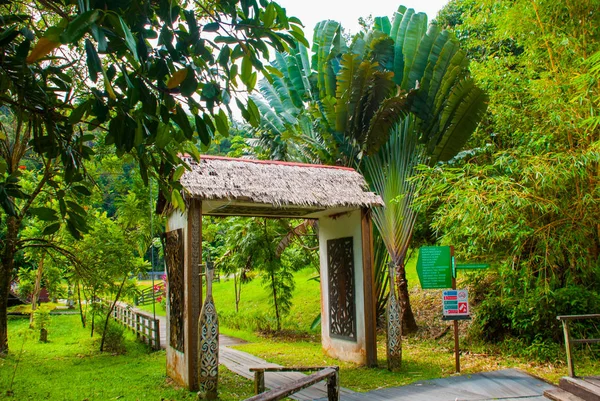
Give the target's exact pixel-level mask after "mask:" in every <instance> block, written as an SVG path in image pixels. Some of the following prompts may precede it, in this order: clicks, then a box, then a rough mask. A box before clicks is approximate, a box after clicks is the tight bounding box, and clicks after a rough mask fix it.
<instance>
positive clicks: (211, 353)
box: [198, 261, 219, 400]
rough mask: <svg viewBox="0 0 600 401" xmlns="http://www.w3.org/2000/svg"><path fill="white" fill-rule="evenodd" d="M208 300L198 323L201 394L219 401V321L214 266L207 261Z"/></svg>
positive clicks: (206, 299)
mask: <svg viewBox="0 0 600 401" xmlns="http://www.w3.org/2000/svg"><path fill="white" fill-rule="evenodd" d="M206 264H207V269H206V271H207V275H206V276H207V277H206V298H205V299H204V305H203V306H202V311H201V312H200V319H199V321H198V331H199V333H198V337H199V343H198V354H199V355H198V356H199V359H200V369H199V377H198V383H199V385H200V392H201V393H203V394H202V395H203V396H204V398H206V399H208V400H215V399H217V386H218V381H219V319H218V318H217V310H216V308H215V303H214V301H213V297H212V280H213V272H214V269H213V266H212V262H208V261H207V263H206Z"/></svg>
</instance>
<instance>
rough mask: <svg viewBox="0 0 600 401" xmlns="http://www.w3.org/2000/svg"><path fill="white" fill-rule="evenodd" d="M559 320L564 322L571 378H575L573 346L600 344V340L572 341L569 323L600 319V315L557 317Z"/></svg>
mask: <svg viewBox="0 0 600 401" xmlns="http://www.w3.org/2000/svg"><path fill="white" fill-rule="evenodd" d="M556 318H557V319H558V320H560V321H561V322H562V325H563V332H564V334H565V348H566V350H567V366H568V368H569V376H570V377H575V366H574V363H573V352H572V348H573V344H593V343H600V338H581V339H572V338H571V333H570V332H569V323H570V322H571V321H573V320H581V319H599V318H600V314H594V315H564V316H557V317H556Z"/></svg>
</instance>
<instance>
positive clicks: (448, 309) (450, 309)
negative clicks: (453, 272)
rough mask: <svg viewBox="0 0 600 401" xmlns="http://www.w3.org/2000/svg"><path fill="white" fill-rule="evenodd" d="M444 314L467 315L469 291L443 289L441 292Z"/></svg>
mask: <svg viewBox="0 0 600 401" xmlns="http://www.w3.org/2000/svg"><path fill="white" fill-rule="evenodd" d="M442 305H443V314H444V316H448V317H449V316H469V292H468V291H467V290H445V291H443V292H442Z"/></svg>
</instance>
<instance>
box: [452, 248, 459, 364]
mask: <svg viewBox="0 0 600 401" xmlns="http://www.w3.org/2000/svg"><path fill="white" fill-rule="evenodd" d="M450 257H451V258H452V289H453V290H456V263H454V247H453V246H451V247H450ZM459 351H460V350H459V344H458V320H454V368H455V371H456V373H460V353H459Z"/></svg>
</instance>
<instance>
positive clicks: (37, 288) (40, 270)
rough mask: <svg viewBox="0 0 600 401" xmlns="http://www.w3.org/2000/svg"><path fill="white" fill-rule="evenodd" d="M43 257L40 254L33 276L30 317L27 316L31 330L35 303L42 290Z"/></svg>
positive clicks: (43, 254) (35, 307)
mask: <svg viewBox="0 0 600 401" xmlns="http://www.w3.org/2000/svg"><path fill="white" fill-rule="evenodd" d="M44 256H45V253H44V252H42V256H41V257H40V261H39V263H38V269H37V274H36V275H35V286H34V287H33V294H31V315H30V316H29V327H30V328H33V314H34V312H35V310H36V309H37V303H38V300H39V299H40V291H41V290H42V275H43V274H44Z"/></svg>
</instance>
